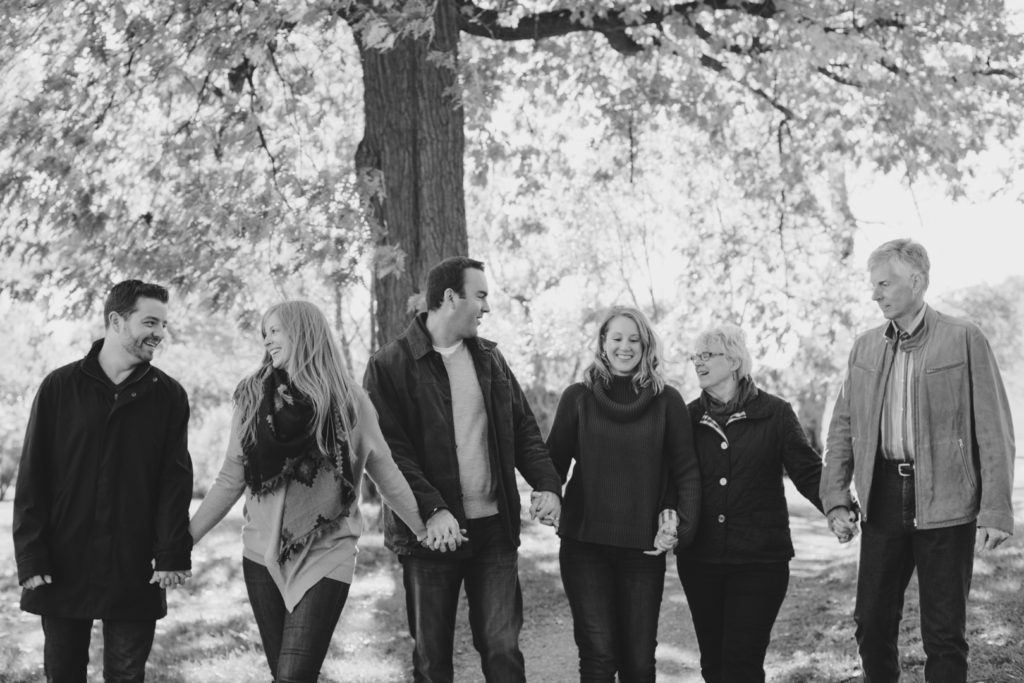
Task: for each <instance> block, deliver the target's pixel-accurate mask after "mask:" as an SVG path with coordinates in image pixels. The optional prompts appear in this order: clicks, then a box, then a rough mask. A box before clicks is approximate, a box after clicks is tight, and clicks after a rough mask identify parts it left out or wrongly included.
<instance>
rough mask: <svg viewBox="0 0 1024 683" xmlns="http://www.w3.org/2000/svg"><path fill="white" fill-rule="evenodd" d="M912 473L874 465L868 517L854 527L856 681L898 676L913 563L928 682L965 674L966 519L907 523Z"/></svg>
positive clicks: (880, 682)
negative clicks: (859, 670) (857, 533)
mask: <svg viewBox="0 0 1024 683" xmlns="http://www.w3.org/2000/svg"><path fill="white" fill-rule="evenodd" d="M914 495H915V494H914V477H913V476H907V477H905V476H901V475H900V474H899V473H897V472H896V471H894V470H893V468H892V467H891V465H889V466H886V465H884V464H883V463H882V462H878V463H876V467H875V476H874V478H873V480H872V484H871V494H870V496H871V497H870V504H869V506H868V510H869V512H870V516H869V517H868V519H867V520H866V521H865V522H864V523H863V524H862V525H861V529H862V532H863V533H862V534H861V541H860V570H859V571H858V574H857V603H856V606H855V608H854V613H853V617H854V621H855V622H856V624H857V631H856V634H857V644H858V645H859V647H860V658H861V663H862V665H863V667H864V680H865V681H868V682H869V683H891V682H894V681H898V680H899V677H900V662H899V651H898V649H897V645H896V643H897V638H898V636H899V626H900V619H901V618H902V616H903V599H904V592H905V591H906V589H907V584H908V583H909V582H910V577H911V575H912V574H913V573H914V569H915V568H916V569H917V582H918V586H919V588H920V603H921V604H920V608H921V640H922V641H923V643H924V652H925V655H926V657H927V660H926V662H925V668H924V674H925V679H926V680H927V681H928V682H929V683H946V682H955V683H963V682H964V681H966V680H967V649H968V648H967V638H966V631H967V595H968V593H969V592H970V590H971V577H972V574H973V571H974V539H975V535H976V534H977V529H976V527H975V524H974V522H971V523H969V524H960V525H957V526H952V527H947V528H945V529H929V530H927V531H918V530H915V528H914V509H915V505H914V501H915V499H914Z"/></svg>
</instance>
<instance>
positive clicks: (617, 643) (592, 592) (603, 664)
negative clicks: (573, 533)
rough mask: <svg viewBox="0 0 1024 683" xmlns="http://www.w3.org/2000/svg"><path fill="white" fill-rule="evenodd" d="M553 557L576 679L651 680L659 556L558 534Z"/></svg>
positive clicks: (660, 586) (661, 580) (660, 584)
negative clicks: (565, 602) (576, 661)
mask: <svg viewBox="0 0 1024 683" xmlns="http://www.w3.org/2000/svg"><path fill="white" fill-rule="evenodd" d="M558 562H559V567H560V568H561V573H562V586H563V587H564V588H565V596H566V597H567V598H568V599H569V607H570V609H571V610H572V628H573V635H574V636H575V638H576V647H577V649H578V650H579V658H580V681H608V682H611V681H614V680H615V673H616V671H617V672H618V674H619V680H620V681H622V682H623V683H634V682H641V681H653V680H655V663H654V651H655V649H656V648H657V645H658V615H659V614H660V611H661V597H662V593H663V592H664V590H665V556H664V555H655V556H651V555H645V554H644V553H643V551H641V550H636V549H633V548H617V547H615V546H610V545H600V544H597V543H583V542H580V541H576V540H573V539H571V538H563V539H562V546H561V548H560V550H559V552H558Z"/></svg>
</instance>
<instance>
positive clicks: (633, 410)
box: [548, 307, 700, 682]
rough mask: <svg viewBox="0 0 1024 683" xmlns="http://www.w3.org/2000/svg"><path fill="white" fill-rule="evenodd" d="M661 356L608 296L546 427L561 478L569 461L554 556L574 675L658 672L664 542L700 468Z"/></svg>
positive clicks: (674, 531) (682, 526)
mask: <svg viewBox="0 0 1024 683" xmlns="http://www.w3.org/2000/svg"><path fill="white" fill-rule="evenodd" d="M659 363H660V358H659V352H658V340H657V337H656V336H655V333H654V330H653V329H651V325H650V323H649V322H648V321H647V318H646V317H645V316H644V315H643V313H641V312H640V311H638V310H636V309H633V308H623V307H617V308H613V309H612V310H611V311H609V312H608V314H607V315H606V316H605V319H604V321H603V322H602V323H601V326H600V328H599V330H598V335H597V343H596V349H595V357H594V361H593V363H592V364H591V365H590V367H588V368H587V370H586V371H585V373H584V379H583V381H582V382H580V383H578V384H573V385H571V386H570V387H568V388H567V389H566V390H565V392H564V393H563V394H562V398H561V400H560V401H559V404H558V410H557V412H556V414H555V419H554V423H553V425H552V427H551V434H550V435H549V437H548V448H549V450H550V452H551V457H552V459H553V460H554V462H555V468H556V469H557V470H558V473H559V475H560V476H561V477H562V481H563V482H564V481H565V479H566V477H567V475H568V473H569V469H570V466H572V478H571V479H569V482H568V485H567V486H566V489H565V494H564V497H563V502H562V515H561V521H560V524H559V527H558V535H559V536H560V537H561V548H560V551H559V564H560V567H561V574H562V585H563V586H564V587H565V594H566V597H567V598H568V599H569V606H570V608H571V609H572V616H573V632H574V635H575V639H576V645H577V648H578V649H579V669H580V679H581V680H586V681H614V680H615V674H616V673H618V675H619V679H620V680H621V681H630V682H634V681H653V680H654V679H655V658H654V651H655V648H656V646H657V636H658V615H659V612H660V609H661V598H662V592H663V588H664V584H665V555H664V553H665V552H666V551H668V550H670V549H672V548H673V547H675V546H676V545H677V544H678V545H679V546H686V545H687V544H689V542H690V541H691V540H692V538H693V534H694V532H695V529H696V522H697V511H698V510H699V507H700V474H699V472H698V470H697V460H696V456H695V454H694V448H693V436H692V432H691V426H690V421H689V419H688V418H687V413H686V404H685V403H684V402H683V399H682V397H681V396H680V395H679V392H678V391H676V390H675V389H674V388H672V387H670V386H667V385H666V384H665V380H664V379H663V378H662V376H661V374H660V371H659V368H658V366H659Z"/></svg>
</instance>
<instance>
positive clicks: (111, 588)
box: [13, 340, 192, 620]
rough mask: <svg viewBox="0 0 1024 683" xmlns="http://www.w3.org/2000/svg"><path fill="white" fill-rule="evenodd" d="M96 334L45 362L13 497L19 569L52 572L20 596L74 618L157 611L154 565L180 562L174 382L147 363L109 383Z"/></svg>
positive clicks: (184, 492) (184, 440) (186, 546)
mask: <svg viewBox="0 0 1024 683" xmlns="http://www.w3.org/2000/svg"><path fill="white" fill-rule="evenodd" d="M102 345H103V340H99V341H97V342H96V343H94V344H93V346H92V349H91V350H90V352H89V354H88V355H87V356H86V357H85V358H84V359H82V360H80V361H76V362H74V363H71V364H69V365H65V366H64V367H62V368H59V369H57V370H55V371H54V372H52V373H50V374H49V375H48V376H47V377H46V378H45V379H44V380H43V383H42V385H41V386H40V388H39V392H38V393H37V394H36V398H35V402H34V403H33V405H32V412H31V415H30V417H29V423H28V429H27V432H26V434H25V443H24V446H23V449H22V456H21V466H20V469H19V471H18V480H17V485H16V492H15V501H14V527H13V532H14V547H15V556H16V560H17V564H18V579H19V581H21V582H24V581H25V580H26V579H28V578H30V577H32V576H39V575H50V576H52V578H53V583H52V584H49V585H45V586H42V587H40V588H36V589H33V590H25V591H23V593H22V598H21V608H22V609H23V610H25V611H27V612H32V613H35V614H41V615H46V616H54V617H63V618H75V619H97V618H98V619H124V620H148V619H158V618H160V617H162V616H164V615H165V614H166V613H167V599H166V594H165V592H164V590H163V589H162V588H160V587H159V586H157V585H155V584H151V583H149V580H150V579H151V578H152V576H153V570H154V568H155V569H158V570H163V571H184V570H187V569H190V567H191V563H190V554H191V549H192V539H191V537H190V536H189V534H188V512H189V502H190V501H191V498H192V461H191V459H190V457H189V453H188V419H189V405H188V397H187V395H186V393H185V390H184V389H183V388H182V386H181V385H180V384H178V382H176V381H175V380H173V379H172V378H171V377H169V376H168V375H167V374H166V373H164V372H162V371H161V370H159V369H157V368H155V367H153V366H151V365H150V364H149V363H143V364H141V365H139V366H138V367H137V368H136V369H135V370H134V372H132V374H131V376H129V378H128V379H126V380H125V381H124V382H122V383H121V384H119V385H117V386H115V385H114V384H113V383H112V382H111V381H110V379H109V378H108V377H107V376H106V374H105V373H104V372H103V370H102V368H101V367H100V364H99V360H98V357H99V351H100V348H101V347H102Z"/></svg>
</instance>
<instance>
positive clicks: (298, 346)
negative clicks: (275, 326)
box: [235, 301, 356, 453]
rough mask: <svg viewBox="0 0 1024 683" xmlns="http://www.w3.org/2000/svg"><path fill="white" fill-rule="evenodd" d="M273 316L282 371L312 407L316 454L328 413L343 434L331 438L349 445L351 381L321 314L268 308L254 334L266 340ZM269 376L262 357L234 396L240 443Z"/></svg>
mask: <svg viewBox="0 0 1024 683" xmlns="http://www.w3.org/2000/svg"><path fill="white" fill-rule="evenodd" d="M275 313H276V314H277V317H278V320H280V321H281V327H282V328H283V331H284V333H285V334H287V335H288V339H289V340H290V341H291V346H292V348H291V355H289V357H288V360H287V361H286V363H285V367H284V370H285V371H286V372H287V373H288V379H289V380H290V381H291V383H292V385H293V386H294V387H295V388H296V389H297V390H298V391H299V392H300V393H301V394H303V395H305V396H306V397H308V398H309V401H310V402H311V403H312V404H313V431H314V434H316V440H317V446H318V447H319V448H320V451H321V452H322V453H327V452H328V447H329V445H330V444H327V443H325V434H327V433H329V429H327V427H329V426H330V425H331V423H330V421H331V419H332V417H331V416H332V413H334V415H336V416H337V417H338V418H339V423H340V427H341V430H342V432H343V433H341V434H336V435H335V436H336V438H339V439H343V440H345V441H348V440H349V436H350V434H351V432H352V430H353V429H354V428H355V426H356V425H355V423H356V416H355V410H354V404H353V397H352V380H351V379H350V378H349V376H348V373H347V372H346V371H345V366H344V364H343V362H342V357H341V352H340V351H339V350H338V345H337V344H336V343H335V341H334V335H333V334H332V333H331V328H330V325H329V324H328V322H327V318H326V317H325V316H324V314H323V312H322V311H321V310H320V309H319V308H317V307H316V306H315V305H314V304H311V303H309V302H308V301H284V302H282V303H279V304H274V305H273V306H271V307H270V308H269V309H267V312H266V313H264V314H263V320H262V321H261V322H260V332H261V333H262V334H263V335H264V336H266V329H267V328H266V325H267V318H269V317H270V316H271V315H274V314H275ZM271 370H273V364H272V362H271V358H270V352H265V353H264V355H263V361H262V362H261V363H260V367H259V369H257V370H256V372H254V373H252V374H251V375H249V376H248V377H246V378H245V379H243V380H242V381H241V382H240V383H239V385H238V388H237V389H236V390H235V405H236V407H237V410H238V415H239V424H238V427H239V434H240V435H241V438H242V443H252V442H253V441H254V440H255V438H256V414H257V411H258V409H259V406H260V401H262V400H263V384H264V380H265V379H266V378H267V375H269V374H270V372H271Z"/></svg>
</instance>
